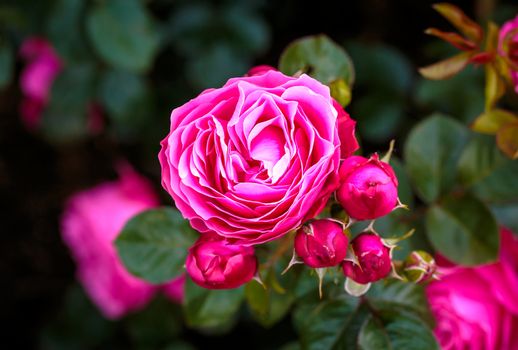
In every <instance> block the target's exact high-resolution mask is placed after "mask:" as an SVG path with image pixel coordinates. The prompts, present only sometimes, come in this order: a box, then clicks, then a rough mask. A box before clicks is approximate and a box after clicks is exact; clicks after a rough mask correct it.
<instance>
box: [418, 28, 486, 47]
mask: <svg viewBox="0 0 518 350" xmlns="http://www.w3.org/2000/svg"><path fill="white" fill-rule="evenodd" d="M425 33H426V34H428V35H433V36H436V37H438V38H440V39H442V40H444V41H447V42H449V43H450V44H452V45H453V46H455V47H456V48H457V49H459V50H462V51H471V50H475V49H476V48H477V44H475V43H474V42H472V41H470V40H467V39H464V38H463V37H462V36H460V35H459V34H457V33H454V32H443V31H441V30H439V29H436V28H428V29H427V30H426V31H425Z"/></svg>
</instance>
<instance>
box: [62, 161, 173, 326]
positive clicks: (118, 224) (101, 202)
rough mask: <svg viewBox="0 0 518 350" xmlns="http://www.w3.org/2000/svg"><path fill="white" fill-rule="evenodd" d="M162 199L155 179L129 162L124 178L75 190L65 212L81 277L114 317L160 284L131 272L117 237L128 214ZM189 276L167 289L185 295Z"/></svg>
mask: <svg viewBox="0 0 518 350" xmlns="http://www.w3.org/2000/svg"><path fill="white" fill-rule="evenodd" d="M156 205H158V200H157V197H156V195H155V193H154V191H153V188H152V187H151V184H150V183H149V182H148V181H147V180H146V179H144V178H142V177H141V176H140V175H138V174H137V173H136V172H135V171H134V170H132V169H131V168H130V167H129V165H125V166H122V167H121V168H120V179H119V180H117V181H112V182H106V183H103V184H101V185H98V186H96V187H94V188H91V189H88V190H85V191H82V192H79V193H77V194H75V195H74V196H72V197H71V198H70V199H69V200H68V202H67V204H66V207H65V211H64V213H63V217H62V235H63V240H64V241H65V243H66V245H67V246H68V247H69V248H70V250H71V253H72V256H73V258H74V260H75V261H76V263H77V277H78V279H79V281H80V282H81V284H82V285H83V287H84V288H85V290H86V293H87V294H88V295H89V296H90V298H91V299H92V301H93V302H94V303H95V304H96V305H97V307H98V308H99V309H100V310H101V312H102V313H103V314H104V315H105V316H106V317H107V318H111V319H115V318H119V317H121V316H123V315H125V314H126V313H128V312H130V311H134V310H138V309H141V308H142V307H144V306H145V305H146V304H147V302H148V301H149V300H150V299H151V298H152V297H153V295H154V293H155V292H156V291H157V289H158V287H157V286H153V285H151V284H149V283H147V282H145V281H143V280H140V279H138V278H137V277H134V276H133V275H131V274H130V273H129V272H128V271H126V269H125V268H124V266H123V265H122V262H121V261H120V259H119V257H118V255H117V253H116V251H115V248H114V246H113V241H114V240H115V238H116V237H117V235H118V234H119V232H120V230H121V229H122V227H123V226H124V224H125V223H126V221H127V220H128V219H130V218H131V217H132V216H134V215H136V214H138V213H139V212H141V211H143V210H146V209H149V208H152V207H154V206H156ZM182 281H183V279H181V278H180V279H179V280H178V281H173V282H171V284H170V285H166V287H165V294H166V295H168V296H171V297H172V298H171V299H172V300H174V301H178V300H179V299H181V295H182V290H183V285H182V284H183V282H182Z"/></svg>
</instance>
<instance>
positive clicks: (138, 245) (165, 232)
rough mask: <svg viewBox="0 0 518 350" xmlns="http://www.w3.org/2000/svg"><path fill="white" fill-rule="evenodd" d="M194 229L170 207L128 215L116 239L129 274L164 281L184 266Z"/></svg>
mask: <svg viewBox="0 0 518 350" xmlns="http://www.w3.org/2000/svg"><path fill="white" fill-rule="evenodd" d="M195 239H196V233H195V231H194V230H193V229H191V227H190V225H189V223H188V222H187V221H186V220H184V219H183V218H182V215H181V214H180V213H179V212H178V210H176V209H173V208H159V209H151V210H148V211H145V212H143V213H140V214H138V215H137V216H134V217H133V218H132V219H130V220H129V221H128V222H127V223H126V225H125V226H124V228H123V229H122V232H121V233H120V235H119V236H118V237H117V240H116V241H115V246H116V247H117V251H118V253H119V256H120V257H121V259H122V262H123V263H124V265H125V266H126V268H127V269H128V271H130V272H131V273H132V274H134V275H135V276H137V277H140V278H143V279H145V280H147V281H149V282H151V283H157V284H158V283H164V282H166V281H168V280H171V279H172V278H174V277H177V276H179V275H180V274H181V273H182V272H183V271H184V270H183V266H184V263H185V257H186V255H187V250H188V248H189V247H190V246H191V245H192V244H193V243H194V240H195Z"/></svg>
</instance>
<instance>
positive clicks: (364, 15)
mask: <svg viewBox="0 0 518 350" xmlns="http://www.w3.org/2000/svg"><path fill="white" fill-rule="evenodd" d="M433 3H434V2H433V1H415V0H400V1H381V0H364V1H324V0H320V1H297V0H291V1H269V2H265V3H264V4H262V6H260V7H259V11H258V13H259V14H258V15H259V16H261V17H262V18H263V19H264V21H265V22H266V23H267V25H268V26H269V28H270V45H269V48H268V49H267V50H266V51H265V52H264V53H263V54H259V55H257V56H256V57H255V58H254V61H255V63H257V64H270V65H274V66H275V65H276V63H277V61H278V57H279V55H280V54H281V52H282V50H283V48H284V47H285V46H286V45H287V44H289V43H290V42H291V41H292V40H294V39H297V38H299V37H301V36H304V35H310V34H318V33H325V34H327V35H328V36H330V37H331V38H332V39H334V40H335V41H336V42H338V43H344V42H345V41H347V40H351V39H354V40H359V41H362V42H367V43H369V42H373V43H378V42H381V43H384V44H388V45H391V46H393V47H395V48H396V49H398V50H400V51H401V52H402V53H403V54H404V55H405V56H406V57H408V59H409V60H410V61H411V62H412V64H413V66H414V67H418V66H421V65H424V64H428V63H431V61H430V57H429V56H428V55H427V54H426V51H425V50H424V48H425V47H426V46H427V45H428V44H430V43H431V42H433V41H434V40H435V39H433V38H430V37H427V36H426V35H425V34H424V33H423V31H424V30H425V28H427V27H430V26H433V27H438V28H443V29H449V28H451V27H449V25H448V24H447V22H446V21H445V20H444V19H442V18H441V17H440V16H439V15H438V14H437V13H436V12H435V11H433V10H432V8H431V4H433ZM454 3H455V4H457V5H458V6H460V7H461V8H462V9H464V10H465V11H466V12H467V13H468V14H469V15H471V16H478V17H479V18H480V16H481V15H482V16H484V15H485V13H484V12H480V11H479V12H478V13H477V6H481V5H484V4H487V3H489V4H491V1H487V2H486V1H478V2H476V1H454ZM502 3H503V4H506V3H508V4H511V3H512V2H511V1H508V2H502ZM171 4H172V5H171ZM147 6H149V8H150V9H151V11H152V13H153V14H154V15H155V16H156V17H157V18H161V16H162V17H163V16H164V14H163V11H162V10H163V8H168V9H170V8H171V7H172V8H173V10H174V6H175V2H166V1H148V2H147ZM182 60H183V59H182V58H181V57H177V55H175V53H174V52H171V51H168V50H165V51H163V52H161V53H160V54H159V56H158V57H157V60H156V62H157V63H156V67H155V68H153V70H152V71H151V73H150V77H151V81H152V82H157V84H158V83H159V82H160V80H162V79H167V77H168V74H169V72H168V69H174V70H181V69H182V68H181V67H182V64H183V63H182ZM164 62H168V63H169V64H163V63H164ZM170 66H175V68H171V67H170ZM21 68H22V63H21V62H18V63H17V66H16V70H17V74H16V75H15V77H16V78H17V77H18V73H19V71H20V69H21ZM197 91H198V90H197V89H196V88H195V87H192V86H186V90H185V92H183V94H184V95H185V96H186V97H187V98H188V97H192V96H194V94H196V93H197ZM359 93H360V94H361V93H368V91H360V92H359ZM355 96H356V95H355ZM182 99H183V100H185V98H184V96H181V97H179V98H178V101H175V103H181V101H182ZM19 101H20V92H19V89H18V84H17V81H13V83H12V84H11V85H10V86H9V87H8V88H7V89H5V90H4V91H2V92H1V93H0V115H1V117H0V213H1V217H2V219H1V226H0V227H1V228H0V231H1V235H0V239H1V243H0V275H1V276H2V281H3V282H2V288H1V289H2V294H3V296H2V297H1V298H0V300H1V302H2V305H1V306H0V309H1V310H2V311H1V313H2V319H3V320H4V322H3V323H4V324H7V325H8V327H7V329H6V328H4V327H2V328H3V329H4V331H5V332H6V334H5V335H4V336H3V337H2V344H3V347H4V346H6V344H10V345H9V346H7V347H4V348H12V346H14V345H15V344H16V345H17V346H18V348H20V349H22V348H37V347H38V344H39V335H40V332H41V330H42V329H44V327H46V325H48V324H49V323H50V322H52V321H53V320H54V318H55V317H56V314H57V313H58V310H59V309H60V307H61V306H62V304H63V301H64V298H65V293H66V291H67V290H68V288H69V287H70V286H71V285H73V283H74V265H73V262H72V260H71V258H70V256H69V253H68V251H67V249H66V248H65V246H64V245H63V244H62V242H61V238H60V234H59V217H60V213H61V211H62V207H63V202H64V200H65V199H66V198H67V197H68V196H70V195H71V194H72V193H74V192H75V191H78V190H80V189H84V188H87V187H89V186H93V185H95V184H97V183H100V182H102V181H105V180H107V179H113V178H115V173H114V170H113V168H112V164H113V162H114V160H116V159H118V158H120V157H121V156H124V157H126V158H128V159H129V160H130V161H131V162H132V163H133V164H135V166H136V167H137V169H139V170H140V171H142V172H144V173H145V174H146V175H147V176H149V177H150V178H151V179H152V180H153V181H154V183H155V185H156V187H157V191H158V192H159V193H161V195H162V198H163V203H169V201H168V198H167V196H165V195H164V191H162V190H161V189H160V188H159V183H160V181H159V169H158V161H157V159H156V153H157V152H158V143H159V141H160V138H156V139H155V140H154V141H153V140H152V141H151V144H154V145H155V146H154V152H155V156H154V157H151V158H150V159H146V160H143V159H144V158H145V157H143V154H152V153H151V152H150V153H143V152H142V151H141V150H140V148H139V147H140V145H139V144H138V143H135V142H118V141H117V139H116V138H114V137H113V136H112V135H109V134H107V133H101V134H100V135H97V136H95V137H90V138H88V139H85V140H78V141H72V142H66V143H52V142H48V140H46V139H45V138H42V137H41V136H40V135H39V134H38V133H34V132H28V131H27V130H26V128H25V127H24V126H23V125H22V124H21V122H20V118H19V116H18V114H17V109H18V104H19ZM175 106H176V105H174V104H172V105H170V106H169V109H172V108H173V107H175ZM353 106H354V99H353ZM408 108H409V115H410V117H409V118H410V121H408V122H407V123H410V124H411V123H412V120H413V119H412V118H417V117H413V116H415V115H419V114H418V113H415V111H414V109H416V108H417V107H416V106H413V105H412V104H410V105H409V107H408ZM353 117H355V116H354V115H353ZM158 118H159V119H163V122H162V123H163V124H162V125H163V128H162V129H161V130H162V131H161V134H162V136H164V135H165V134H166V130H167V120H168V114H164V115H161V116H158ZM364 146H365V147H366V149H367V150H369V149H371V150H372V149H375V148H376V146H377V145H376V144H372V143H369V142H367V143H366V144H365V145H364ZM294 337H295V335H294V333H293V330H292V329H291V327H290V321H289V319H287V320H284V321H283V322H282V323H281V324H279V325H277V326H276V327H274V328H273V329H272V330H264V329H262V328H261V327H260V326H258V325H255V324H254V323H252V322H251V321H250V322H248V321H244V322H243V323H242V324H240V325H239V326H238V327H237V328H236V329H235V330H234V331H233V332H232V333H231V334H230V335H227V336H224V337H223V336H219V337H210V336H207V335H200V334H198V333H197V332H194V331H188V332H187V333H186V335H185V337H184V338H185V339H187V340H189V341H192V342H193V343H194V344H195V345H197V346H200V347H204V345H207V344H211V346H212V347H214V346H215V347H219V346H220V345H221V346H225V347H226V348H228V349H231V348H236V349H237V348H243V344H244V343H242V342H241V341H242V340H247V342H246V344H247V348H249V349H255V348H261V347H264V346H267V344H270V346H271V344H278V345H280V344H282V343H284V342H285V341H287V340H289V339H290V338H294ZM122 338H124V335H122ZM252 338H253V339H254V341H252V342H250V339H252ZM123 343H124V340H123ZM128 344H129V343H128Z"/></svg>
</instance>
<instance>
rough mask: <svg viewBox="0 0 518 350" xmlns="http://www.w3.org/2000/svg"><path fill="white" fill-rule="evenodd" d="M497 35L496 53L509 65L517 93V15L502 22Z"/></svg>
mask: <svg viewBox="0 0 518 350" xmlns="http://www.w3.org/2000/svg"><path fill="white" fill-rule="evenodd" d="M498 37H499V38H498V39H499V40H498V41H499V42H498V54H499V55H501V56H503V57H504V58H506V60H507V63H508V64H510V65H511V69H510V74H511V79H512V81H513V83H514V89H515V91H516V93H517V94H518V16H516V17H515V18H514V19H511V20H509V21H507V22H505V23H504V25H503V26H502V28H501V29H500V33H499V36H498Z"/></svg>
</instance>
